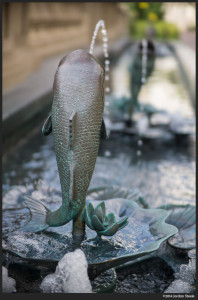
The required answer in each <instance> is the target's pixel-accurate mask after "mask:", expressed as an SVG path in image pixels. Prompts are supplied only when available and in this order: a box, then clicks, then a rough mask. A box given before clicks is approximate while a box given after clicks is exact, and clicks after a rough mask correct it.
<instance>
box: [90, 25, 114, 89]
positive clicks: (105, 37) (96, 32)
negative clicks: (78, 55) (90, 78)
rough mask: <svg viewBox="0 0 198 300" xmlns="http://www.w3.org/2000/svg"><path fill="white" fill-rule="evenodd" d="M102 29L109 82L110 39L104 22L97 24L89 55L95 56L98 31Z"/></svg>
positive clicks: (106, 79) (106, 72) (106, 77)
mask: <svg viewBox="0 0 198 300" xmlns="http://www.w3.org/2000/svg"><path fill="white" fill-rule="evenodd" d="M100 28H101V32H102V35H103V39H102V40H103V53H104V58H105V81H109V78H110V76H109V71H110V61H109V59H108V58H109V52H108V37H107V30H106V28H105V22H104V21H103V20H100V21H98V23H97V24H96V27H95V30H94V33H93V37H92V41H91V45H90V49H89V53H90V54H93V50H94V46H95V41H96V37H97V35H98V31H99V29H100ZM105 92H106V93H109V92H110V87H109V86H106V88H105Z"/></svg>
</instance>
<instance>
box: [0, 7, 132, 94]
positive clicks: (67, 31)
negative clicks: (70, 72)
mask: <svg viewBox="0 0 198 300" xmlns="http://www.w3.org/2000/svg"><path fill="white" fill-rule="evenodd" d="M100 19H103V20H105V23H106V28H107V30H108V36H109V39H110V41H114V40H115V39H117V38H119V37H120V36H122V35H126V33H127V15H126V12H125V10H124V9H122V4H120V3H113V2H107V3H105V2H98V3H94V2H82V3H80V2H78V3H72V2H68V3H62V2H51V3H50V2H48V3H47V2H29V3H22V2H21V3H20V2H18V3H4V4H3V10H2V21H3V91H5V90H7V89H9V88H12V87H14V86H16V85H17V84H18V83H20V82H22V81H23V80H24V79H25V78H26V77H27V76H28V75H29V74H30V73H31V72H33V71H34V70H36V69H37V68H38V67H39V65H40V64H41V62H42V60H43V59H44V58H46V57H49V56H53V55H56V54H58V53H61V52H65V53H66V52H68V51H70V50H74V49H77V48H87V49H88V48H89V45H90V42H91V38H92V34H93V30H94V28H95V25H96V23H97V22H98V21H99V20H100ZM99 40H100V39H99Z"/></svg>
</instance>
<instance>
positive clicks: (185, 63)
mask: <svg viewBox="0 0 198 300" xmlns="http://www.w3.org/2000/svg"><path fill="white" fill-rule="evenodd" d="M168 46H169V48H170V50H171V51H172V53H173V55H174V56H175V58H176V60H177V62H178V65H179V68H180V71H181V75H182V76H181V77H182V79H183V83H184V85H185V86H186V89H187V91H188V93H189V96H190V99H191V101H192V105H193V107H194V108H195V100H196V95H195V94H196V85H195V84H196V82H195V78H196V56H195V51H194V49H192V48H190V47H189V46H187V45H185V44H184V43H182V42H173V43H171V44H168Z"/></svg>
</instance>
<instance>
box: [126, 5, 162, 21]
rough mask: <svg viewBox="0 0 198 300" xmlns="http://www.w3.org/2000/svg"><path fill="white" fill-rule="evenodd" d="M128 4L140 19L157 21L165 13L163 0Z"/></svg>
mask: <svg viewBox="0 0 198 300" xmlns="http://www.w3.org/2000/svg"><path fill="white" fill-rule="evenodd" d="M127 6H128V7H129V9H130V10H131V12H132V14H133V16H134V17H135V18H137V19H138V20H150V21H157V20H162V18H163V15H164V12H163V3H162V2H150V3H149V2H132V3H127Z"/></svg>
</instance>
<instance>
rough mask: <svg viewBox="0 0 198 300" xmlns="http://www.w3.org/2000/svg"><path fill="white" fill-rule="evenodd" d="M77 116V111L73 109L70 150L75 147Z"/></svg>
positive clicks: (70, 120)
mask: <svg viewBox="0 0 198 300" xmlns="http://www.w3.org/2000/svg"><path fill="white" fill-rule="evenodd" d="M76 118H77V112H76V111H73V112H72V114H71V115H70V117H69V146H70V150H73V149H74V142H75V127H76Z"/></svg>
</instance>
